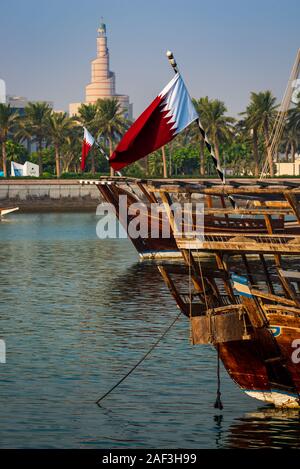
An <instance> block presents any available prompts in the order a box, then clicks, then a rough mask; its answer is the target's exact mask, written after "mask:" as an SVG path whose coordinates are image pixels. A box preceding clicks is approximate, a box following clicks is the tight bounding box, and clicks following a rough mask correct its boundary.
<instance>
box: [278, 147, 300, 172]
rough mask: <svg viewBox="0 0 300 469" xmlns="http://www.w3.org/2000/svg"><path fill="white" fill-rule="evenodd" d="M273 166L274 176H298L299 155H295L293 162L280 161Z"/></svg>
mask: <svg viewBox="0 0 300 469" xmlns="http://www.w3.org/2000/svg"><path fill="white" fill-rule="evenodd" d="M275 166H276V176H300V154H299V153H296V154H295V161H294V162H291V161H289V162H286V161H280V162H278V163H275Z"/></svg>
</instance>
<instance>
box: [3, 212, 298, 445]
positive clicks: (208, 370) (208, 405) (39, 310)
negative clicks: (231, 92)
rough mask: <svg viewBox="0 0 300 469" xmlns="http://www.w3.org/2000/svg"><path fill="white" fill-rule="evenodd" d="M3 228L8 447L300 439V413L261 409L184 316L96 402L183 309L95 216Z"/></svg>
mask: <svg viewBox="0 0 300 469" xmlns="http://www.w3.org/2000/svg"><path fill="white" fill-rule="evenodd" d="M11 219H12V221H11V222H10V223H5V224H3V225H2V224H1V225H0V282H1V296H0V312H1V322H0V327H1V330H0V336H1V337H3V338H5V340H6V344H7V364H6V365H5V366H4V365H1V375H0V404H1V420H0V447H2V448H9V447H26V448H43V447H46V448H49V447H50V448H61V447H65V448H74V447H84V448H89V447H94V448H107V447H112V448H114V447H115V448H127V447H134V448H137V447H141V448H142V447H144V448H166V447H167V448H179V447H181V448H182V447H186V448H215V447H217V448H222V447H224V448H227V447H247V445H248V446H249V447H256V446H257V447H259V446H263V445H267V446H272V447H275V446H276V445H277V446H278V447H282V446H290V447H298V445H299V418H298V414H297V413H288V414H287V413H277V411H273V410H272V409H269V408H267V409H263V410H261V409H259V410H257V409H258V408H259V406H260V403H259V402H258V401H255V400H254V399H251V398H250V397H248V396H246V395H245V394H243V393H242V392H241V391H240V390H239V389H238V388H237V387H236V386H235V384H234V383H233V382H232V381H231V380H230V379H229V377H228V376H227V373H226V372H225V370H222V376H221V378H222V379H221V386H222V387H221V390H222V401H223V404H224V411H223V412H222V413H218V414H216V410H215V409H214V407H213V404H214V401H215V395H216V394H215V393H216V353H215V351H214V349H213V348H212V347H210V346H203V347H196V346H195V347H193V346H191V344H190V343H189V340H188V337H189V324H188V321H187V319H186V318H185V317H181V318H180V320H179V321H178V322H177V323H176V324H175V326H174V327H173V328H172V330H171V331H170V332H169V333H168V335H167V336H166V337H165V338H164V340H163V341H162V343H161V344H160V346H159V347H158V348H156V349H155V350H154V351H153V353H152V354H151V356H150V358H149V359H147V360H145V362H144V363H143V365H142V366H141V367H139V368H138V369H137V370H136V371H135V372H134V373H133V374H132V375H130V377H129V378H128V380H126V381H125V382H124V383H122V385H121V386H120V387H119V388H118V389H117V390H115V391H114V392H113V393H112V394H111V395H110V396H109V397H108V398H107V399H106V400H105V401H103V403H102V407H101V408H98V407H97V406H96V405H95V401H96V399H97V398H98V397H100V396H101V395H102V394H104V393H105V392H106V391H107V390H108V389H109V388H110V387H111V386H112V385H113V384H115V383H116V382H117V381H118V380H119V379H120V378H121V377H122V376H123V375H124V374H125V373H126V372H127V371H128V370H129V369H130V368H131V367H132V366H133V365H134V364H135V363H136V362H137V361H138V360H139V359H140V357H141V356H142V355H143V354H144V353H145V352H146V351H147V350H148V349H149V348H150V346H151V344H153V342H155V340H156V339H157V337H158V336H159V335H160V334H161V333H162V332H163V330H164V329H165V328H166V327H167V325H168V324H170V323H171V321H172V320H173V319H174V317H175V315H176V314H177V311H178V310H177V308H176V306H175V303H174V300H173V299H172V298H171V296H170V294H169V292H168V291H167V289H166V287H165V286H164V284H163V282H162V281H161V279H160V274H159V272H158V270H157V267H156V266H155V265H153V264H151V263H145V264H141V263H139V262H138V257H137V255H136V253H135V251H134V249H133V248H132V246H131V244H130V242H129V241H127V240H119V241H118V240H109V241H99V240H98V239H97V238H96V233H95V227H96V222H97V219H96V217H94V216H93V215H91V214H57V215H55V216H54V215H53V216H52V215H51V214H45V215H38V214H36V215H22V214H21V213H20V214H18V215H15V216H14V217H12V218H11Z"/></svg>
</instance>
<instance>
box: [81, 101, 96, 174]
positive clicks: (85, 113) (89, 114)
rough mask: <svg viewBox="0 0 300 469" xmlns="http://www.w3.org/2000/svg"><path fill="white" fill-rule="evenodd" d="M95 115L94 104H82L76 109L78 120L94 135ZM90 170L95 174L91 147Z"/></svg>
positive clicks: (93, 155)
mask: <svg viewBox="0 0 300 469" xmlns="http://www.w3.org/2000/svg"><path fill="white" fill-rule="evenodd" d="M96 115H97V105H96V104H82V105H81V106H80V108H79V109H78V121H79V122H80V123H81V124H82V125H83V126H84V127H86V128H87V129H88V131H89V132H90V133H91V134H92V135H93V136H94V135H96V130H97V124H96ZM90 153H91V157H92V158H91V159H92V161H91V170H92V174H95V172H96V168H95V152H94V149H93V148H92V149H91V151H90Z"/></svg>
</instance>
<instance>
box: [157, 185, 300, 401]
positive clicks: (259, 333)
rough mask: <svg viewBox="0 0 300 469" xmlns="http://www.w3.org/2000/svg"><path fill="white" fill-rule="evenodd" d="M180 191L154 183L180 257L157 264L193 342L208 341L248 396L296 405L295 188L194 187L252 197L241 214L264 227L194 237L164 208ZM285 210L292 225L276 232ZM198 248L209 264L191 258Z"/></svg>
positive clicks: (298, 261) (298, 215)
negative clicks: (259, 220) (181, 230)
mask: <svg viewBox="0 0 300 469" xmlns="http://www.w3.org/2000/svg"><path fill="white" fill-rule="evenodd" d="M150 190H153V191H155V190H156V188H154V187H153V188H152V189H150ZM183 190H184V189H183V188H181V187H175V186H171V187H164V188H163V187H161V188H160V195H161V197H162V200H163V201H164V204H165V209H166V213H167V214H168V216H169V221H170V225H171V227H172V230H173V235H174V239H175V240H176V244H177V246H178V249H179V250H180V252H181V254H182V260H183V263H182V264H177V265H176V264H171V263H169V264H167V263H161V265H160V266H159V270H160V273H161V275H162V277H163V279H164V281H165V283H166V285H167V286H168V288H169V290H170V292H171V294H172V295H173V297H174V299H175V300H176V303H177V306H178V307H179V308H180V309H181V310H182V312H183V313H184V314H185V315H186V316H187V317H188V318H189V321H190V327H191V340H192V343H193V344H212V345H213V346H214V347H215V348H216V349H217V351H218V355H219V358H220V359H221V360H222V362H223V364H224V366H225V368H226V370H227V371H228V373H229V375H230V377H231V378H232V379H233V380H234V381H235V382H236V383H237V384H238V385H239V386H240V388H241V389H242V390H244V391H245V392H246V393H247V394H248V395H250V396H251V397H254V398H257V399H259V400H262V401H264V402H267V403H272V404H274V405H276V406H281V407H296V408H299V406H300V232H299V224H300V188H299V187H294V186H290V185H287V184H270V183H268V182H266V183H265V184H264V185H261V184H260V185H256V186H255V185H249V184H248V185H247V184H245V185H244V186H243V187H242V186H241V185H240V186H239V187H236V186H235V185H234V184H231V185H226V186H224V187H215V186H214V187H202V188H198V189H197V190H196V189H193V190H196V192H197V193H199V192H200V193H201V194H204V195H207V194H210V195H211V194H213V195H214V194H219V193H222V194H224V195H225V194H226V195H227V196H229V195H231V196H234V197H236V196H241V195H246V196H247V197H249V200H250V198H251V197H254V198H253V199H251V200H252V202H251V204H247V211H246V213H247V216H252V217H253V218H254V219H255V218H257V217H263V218H264V220H265V223H266V227H267V231H268V232H267V233H249V232H247V231H245V232H244V233H243V234H240V233H224V232H219V231H215V232H213V231H210V232H207V231H206V226H205V227H204V233H201V236H200V234H199V233H198V232H197V230H193V231H191V232H189V233H187V232H185V233H179V234H178V230H177V228H176V225H175V219H174V213H173V212H172V209H171V207H172V200H173V199H174V195H176V196H177V195H178V192H180V191H183ZM189 190H191V188H190V187H189V188H188V191H189ZM249 205H250V207H249ZM233 212H234V215H235V217H237V218H239V219H241V218H242V217H243V216H244V214H245V209H244V208H236V209H235V210H233V209H231V210H230V209H226V214H228V215H232V214H233ZM290 214H293V220H296V225H298V227H297V226H296V225H295V223H294V221H293V225H291V226H289V227H288V226H286V227H285V228H284V232H281V233H276V232H275V230H274V229H273V226H274V225H273V224H274V220H276V219H277V218H278V217H281V218H282V217H286V216H289V215H290ZM199 252H202V253H207V254H210V255H211V257H210V260H209V262H208V263H206V262H204V261H203V259H201V258H200V257H199V256H198V257H196V254H197V253H199Z"/></svg>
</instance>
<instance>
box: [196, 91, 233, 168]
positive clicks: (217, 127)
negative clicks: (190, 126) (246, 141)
mask: <svg viewBox="0 0 300 469" xmlns="http://www.w3.org/2000/svg"><path fill="white" fill-rule="evenodd" d="M201 107H202V113H200V120H201V122H202V125H203V127H204V130H205V131H206V133H207V135H208V138H209V139H210V141H211V143H212V144H213V146H214V151H215V155H216V158H217V159H218V160H220V145H221V144H224V143H226V142H229V141H230V140H232V138H233V134H234V126H233V124H234V123H235V119H234V118H233V117H229V116H227V115H226V112H227V108H226V106H225V104H224V103H223V101H220V100H218V99H208V98H207V97H206V98H204V99H203V102H202V103H201ZM203 155H204V152H203Z"/></svg>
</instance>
